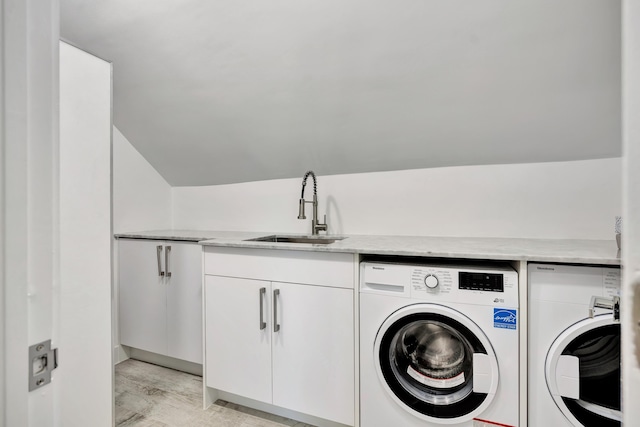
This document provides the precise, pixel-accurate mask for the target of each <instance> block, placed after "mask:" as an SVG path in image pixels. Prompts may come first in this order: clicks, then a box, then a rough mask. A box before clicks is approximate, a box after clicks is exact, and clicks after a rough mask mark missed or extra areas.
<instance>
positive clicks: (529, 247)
mask: <svg viewBox="0 0 640 427" xmlns="http://www.w3.org/2000/svg"><path fill="white" fill-rule="evenodd" d="M273 234H278V235H284V236H286V235H292V234H288V233H273V232H264V233H257V232H242V231H197V230H152V231H140V232H132V233H120V234H116V237H118V238H133V239H154V240H181V241H192V242H199V243H200V244H201V245H203V246H219V247H235V248H256V249H276V250H296V251H315V252H346V253H357V254H363V255H367V254H369V255H399V256H425V257H442V258H464V259H491V260H513V261H537V262H558V263H576V264H603V265H620V253H619V251H618V248H617V246H616V242H615V240H614V239H611V240H578V239H557V240H556V239H525V238H493V237H430V236H376V235H341V236H336V237H344V239H343V240H339V241H336V242H335V243H331V244H329V245H313V244H304V243H274V242H257V241H247V240H246V239H252V238H256V237H262V236H268V235H273Z"/></svg>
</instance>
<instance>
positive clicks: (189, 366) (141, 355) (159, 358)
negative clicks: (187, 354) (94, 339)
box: [120, 345, 202, 377]
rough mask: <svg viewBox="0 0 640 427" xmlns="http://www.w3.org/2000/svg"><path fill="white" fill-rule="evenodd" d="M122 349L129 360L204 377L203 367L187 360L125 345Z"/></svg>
mask: <svg viewBox="0 0 640 427" xmlns="http://www.w3.org/2000/svg"><path fill="white" fill-rule="evenodd" d="M120 347H123V348H124V349H125V353H128V355H129V357H128V358H129V359H135V360H140V361H142V362H147V363H153V364H154V365H160V366H164V367H167V368H171V369H175V370H176V371H182V372H187V373H189V374H193V375H198V376H200V377H201V376H202V365H200V364H197V363H193V362H187V361H186V360H180V359H174V358H173V357H169V356H163V355H161V354H157V353H151V352H150V351H145V350H140V349H139V348H133V347H127V346H124V345H121V346H120ZM125 360H126V359H125Z"/></svg>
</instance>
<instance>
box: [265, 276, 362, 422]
mask: <svg viewBox="0 0 640 427" xmlns="http://www.w3.org/2000/svg"><path fill="white" fill-rule="evenodd" d="M271 286H272V289H273V290H274V291H279V292H278V295H277V296H275V295H274V297H273V298H274V300H273V302H272V306H273V310H275V311H276V312H277V313H276V314H277V316H276V317H277V319H275V317H274V320H277V322H278V325H279V326H280V327H279V328H277V329H278V330H277V331H275V330H274V332H273V333H272V334H273V404H274V405H277V406H281V407H283V408H288V409H292V410H295V411H298V412H303V413H306V414H310V415H315V416H317V417H321V418H325V419H328V420H331V421H336V422H339V423H343V424H347V425H353V423H354V422H355V420H354V419H355V409H354V393H355V391H354V382H355V368H354V351H355V350H354V336H353V328H352V325H353V289H340V288H330V287H323V286H309V285H300V284H295V283H278V282H272V284H271ZM272 294H273V292H272ZM272 329H273V328H272Z"/></svg>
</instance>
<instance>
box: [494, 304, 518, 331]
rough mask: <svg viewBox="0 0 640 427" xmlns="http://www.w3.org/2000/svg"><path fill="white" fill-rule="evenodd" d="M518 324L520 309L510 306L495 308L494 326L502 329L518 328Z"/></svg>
mask: <svg viewBox="0 0 640 427" xmlns="http://www.w3.org/2000/svg"><path fill="white" fill-rule="evenodd" d="M517 325H518V310H513V309H509V308H494V309H493V327H494V328H501V329H516V326H517Z"/></svg>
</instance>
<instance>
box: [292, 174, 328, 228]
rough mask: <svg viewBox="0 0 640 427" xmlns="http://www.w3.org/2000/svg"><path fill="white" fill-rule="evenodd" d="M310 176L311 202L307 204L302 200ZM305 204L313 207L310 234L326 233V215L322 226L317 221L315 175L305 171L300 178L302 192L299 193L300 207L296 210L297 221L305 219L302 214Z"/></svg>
mask: <svg viewBox="0 0 640 427" xmlns="http://www.w3.org/2000/svg"><path fill="white" fill-rule="evenodd" d="M309 175H311V178H313V201H311V202H309V201H307V200H305V199H304V189H305V187H306V185H307V178H308V177H309ZM305 203H311V204H312V205H313V218H312V220H311V234H313V235H315V234H318V232H319V231H327V215H325V216H324V224H323V223H320V222H319V221H318V182H317V180H316V174H315V173H313V171H307V173H305V174H304V178H302V192H301V193H300V206H299V208H298V219H306V218H307V217H306V215H305V214H304V205H305Z"/></svg>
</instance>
